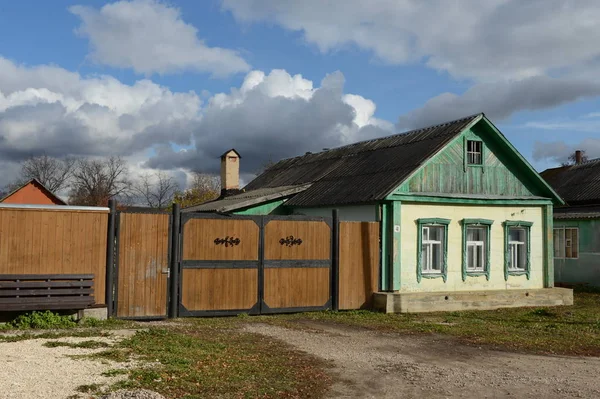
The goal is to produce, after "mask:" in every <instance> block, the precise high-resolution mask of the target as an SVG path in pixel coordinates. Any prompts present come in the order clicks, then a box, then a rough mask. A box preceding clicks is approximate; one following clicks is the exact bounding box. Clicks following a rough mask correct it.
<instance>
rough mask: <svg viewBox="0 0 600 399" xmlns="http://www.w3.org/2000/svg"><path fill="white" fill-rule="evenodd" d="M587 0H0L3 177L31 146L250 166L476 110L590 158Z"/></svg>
mask: <svg viewBox="0 0 600 399" xmlns="http://www.w3.org/2000/svg"><path fill="white" fill-rule="evenodd" d="M595 3H596V2H593V1H589V2H588V1H566V0H543V1H541V0H534V1H531V2H526V4H525V3H524V2H520V1H516V0H515V1H512V0H491V1H489V2H485V4H481V3H480V2H475V1H470V0H464V1H462V2H447V1H443V0H432V1H429V2H418V1H412V0H405V1H386V0H378V1H373V2H370V3H369V4H368V5H367V4H366V3H365V2H361V1H347V2H343V3H342V2H341V1H340V2H335V1H333V2H321V1H305V2H292V1H289V2H288V1H281V2H280V1H269V0H247V1H241V0H239V1H238V0H223V1H217V0H215V1H202V2H198V1H191V0H186V1H169V2H161V1H154V0H134V1H131V2H128V1H123V2H102V1H86V2H81V1H61V2H41V1H33V0H21V1H19V2H3V3H2V5H0V135H2V138H3V140H0V146H1V147H0V154H2V155H3V159H4V161H3V162H4V163H3V166H4V170H6V171H9V173H7V174H5V176H4V179H8V178H9V177H10V174H11V173H16V171H17V170H18V162H19V161H20V160H21V159H23V158H25V157H28V156H31V155H37V154H40V153H46V154H50V155H53V156H96V155H97V156H106V155H113V154H115V155H120V156H123V157H125V158H126V159H128V161H130V163H131V165H132V169H133V170H134V171H136V172H140V173H141V172H143V171H145V170H156V169H162V170H167V171H170V172H173V173H179V175H180V176H181V175H182V174H185V172H186V171H189V170H191V169H199V170H206V171H212V170H214V168H215V167H217V163H216V161H215V157H216V156H218V155H219V154H220V152H219V151H221V150H225V149H228V148H230V147H236V148H238V149H239V150H240V152H241V153H242V155H243V156H244V163H245V166H244V168H245V170H244V171H245V172H246V173H251V172H252V171H253V170H256V168H258V167H259V166H260V165H261V164H262V163H264V162H265V161H266V160H267V159H269V158H270V159H277V158H281V157H287V156H293V155H295V154H300V153H303V152H304V151H315V150H319V149H320V148H324V147H333V146H336V145H342V144H346V143H348V142H352V141H356V140H362V139H368V138H371V137H377V136H382V135H387V134H392V133H395V132H400V131H404V130H407V129H411V128H418V127H422V126H425V125H429V124H434V123H439V122H443V121H445V120H451V119H455V118H459V117H461V116H466V115H469V114H472V113H475V112H480V111H483V112H486V114H487V115H488V117H490V119H492V121H493V122H494V123H495V124H496V125H497V126H498V127H499V128H500V129H501V130H502V132H503V133H504V134H505V135H506V136H507V137H508V138H509V139H510V140H511V141H512V142H513V143H514V144H515V145H516V147H517V148H518V149H519V150H520V151H521V152H522V153H523V155H524V156H525V157H526V158H527V159H529V160H530V161H531V162H532V163H533V164H534V166H535V167H536V168H538V169H540V170H541V169H545V168H546V167H551V166H555V165H556V164H557V163H559V162H561V161H563V160H564V159H565V158H566V157H567V156H568V155H569V153H570V152H572V151H573V150H574V149H577V148H582V149H584V150H586V151H587V153H588V155H589V156H590V157H600V133H599V130H598V129H597V128H600V107H599V105H600V103H599V100H598V98H599V96H600V82H599V76H598V74H597V72H596V71H597V70H598V68H597V65H596V64H597V62H598V61H597V60H598V59H600V50H599V49H597V48H596V47H597V46H596V45H595V43H598V39H600V37H599V36H600V28H599V27H597V25H598V24H597V23H594V21H597V20H598V17H600V5H597V4H595ZM342 4H343V5H342ZM300 75H301V76H300ZM0 180H1V179H0ZM0 183H5V182H3V181H2V182H0Z"/></svg>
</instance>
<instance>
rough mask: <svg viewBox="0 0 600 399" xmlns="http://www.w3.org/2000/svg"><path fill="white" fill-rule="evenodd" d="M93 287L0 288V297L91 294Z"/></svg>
mask: <svg viewBox="0 0 600 399" xmlns="http://www.w3.org/2000/svg"><path fill="white" fill-rule="evenodd" d="M93 293H94V289H93V288H69V289H47V288H46V289H37V290H36V289H24V290H22V289H10V290H0V297H16V296H19V297H23V296H50V297H52V296H57V295H58V296H65V295H91V294H93Z"/></svg>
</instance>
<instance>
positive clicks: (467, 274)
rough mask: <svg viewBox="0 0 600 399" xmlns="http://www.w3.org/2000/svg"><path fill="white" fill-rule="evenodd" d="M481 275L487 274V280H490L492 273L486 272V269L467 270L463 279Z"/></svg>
mask: <svg viewBox="0 0 600 399" xmlns="http://www.w3.org/2000/svg"><path fill="white" fill-rule="evenodd" d="M481 276H485V279H486V280H488V281H489V280H490V273H488V272H486V271H475V270H472V271H469V270H467V271H466V273H465V275H464V277H463V281H465V280H466V278H467V277H481Z"/></svg>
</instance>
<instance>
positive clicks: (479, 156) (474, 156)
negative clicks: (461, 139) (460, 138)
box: [466, 140, 483, 165]
mask: <svg viewBox="0 0 600 399" xmlns="http://www.w3.org/2000/svg"><path fill="white" fill-rule="evenodd" d="M470 143H473V146H474V147H477V146H479V151H470V148H469V144H470ZM466 152H467V165H483V141H481V140H467V151H466ZM477 161H479V162H477Z"/></svg>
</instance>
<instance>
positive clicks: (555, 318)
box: [247, 291, 600, 356]
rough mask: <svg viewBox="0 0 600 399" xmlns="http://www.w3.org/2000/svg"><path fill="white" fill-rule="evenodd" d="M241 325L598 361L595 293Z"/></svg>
mask: <svg viewBox="0 0 600 399" xmlns="http://www.w3.org/2000/svg"><path fill="white" fill-rule="evenodd" d="M247 320H249V321H251V322H265V323H270V324H278V325H282V326H285V327H293V328H302V322H303V321H319V322H328V323H338V324H344V325H348V326H355V327H362V328H367V329H373V330H381V331H394V332H399V333H403V334H443V335H446V336H449V337H453V338H456V339H458V340H460V341H461V342H463V343H467V344H472V345H486V346H491V347H494V348H497V349H504V350H511V351H521V352H532V353H540V354H561V355H579V356H600V292H598V291H596V292H594V291H591V292H576V293H575V304H574V305H573V306H560V307H544V308H511V309H498V310H492V311H462V312H444V313H422V314H382V313H374V312H369V311H346V312H316V313H304V314H292V315H284V316H277V317H265V316H261V317H252V318H249V319H247Z"/></svg>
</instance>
